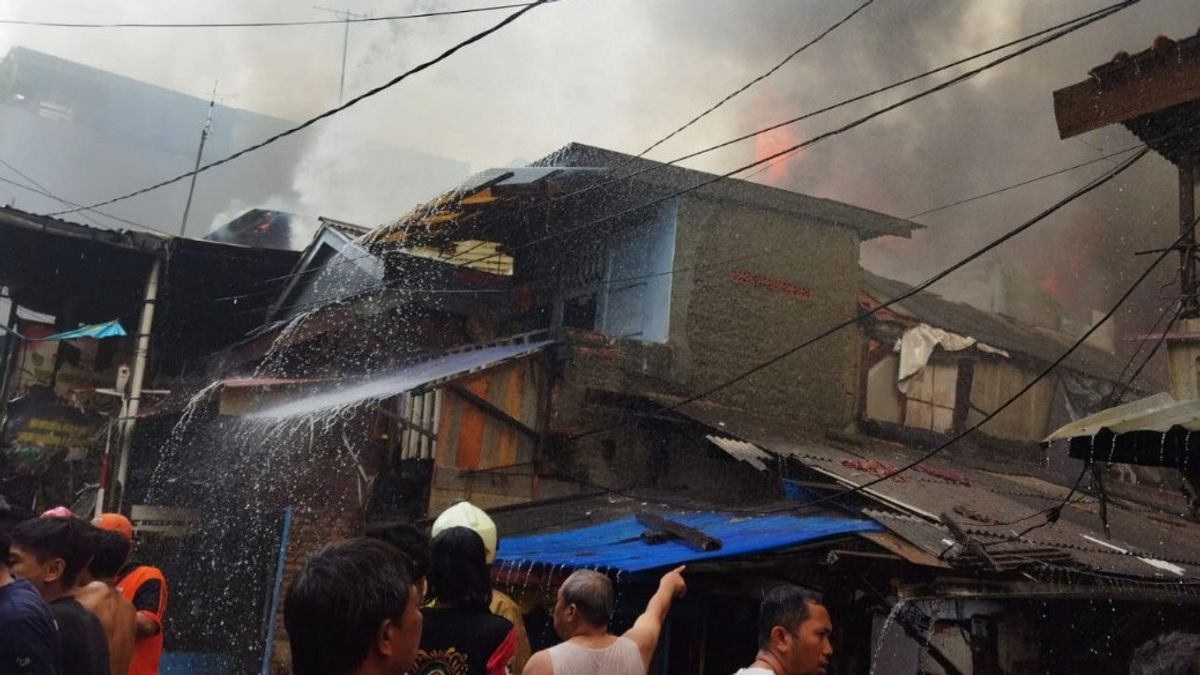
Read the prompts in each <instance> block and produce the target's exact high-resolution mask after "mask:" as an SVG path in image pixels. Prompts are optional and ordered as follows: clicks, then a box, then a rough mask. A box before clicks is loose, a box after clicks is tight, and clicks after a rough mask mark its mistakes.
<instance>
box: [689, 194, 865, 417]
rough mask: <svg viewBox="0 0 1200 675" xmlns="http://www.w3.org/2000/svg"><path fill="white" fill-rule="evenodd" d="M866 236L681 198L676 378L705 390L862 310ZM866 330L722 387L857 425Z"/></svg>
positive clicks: (735, 398) (726, 397)
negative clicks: (859, 374) (859, 304)
mask: <svg viewBox="0 0 1200 675" xmlns="http://www.w3.org/2000/svg"><path fill="white" fill-rule="evenodd" d="M858 249H859V242H858V238H857V235H856V234H855V233H853V232H850V231H848V230H845V229H841V228H836V227H833V226H829V225H825V224H822V223H819V222H817V221H812V220H805V219H803V218H799V217H796V216H791V215H786V214H782V213H779V212H776V211H770V210H766V209H753V208H749V207H745V206H742V205H734V204H723V203H716V202H711V201H705V200H701V199H698V198H689V199H685V200H684V201H683V203H682V204H681V206H680V214H679V228H678V239H677V241H676V248H675V269H682V270H684V271H681V272H679V273H677V274H676V275H675V285H674V287H673V288H672V299H671V326H670V347H671V351H672V355H673V361H672V375H673V377H674V378H675V379H677V380H678V381H680V382H681V383H683V384H684V385H686V387H687V388H688V389H689V390H691V391H702V390H705V389H707V388H709V387H712V386H714V385H716V384H718V383H721V382H724V381H726V380H727V379H729V378H731V377H733V376H735V375H737V374H740V373H742V372H745V371H746V370H748V369H750V368H752V367H754V366H755V365H758V364H760V363H762V362H763V361H765V360H767V359H769V358H771V357H773V356H775V355H777V354H779V353H781V352H783V351H785V350H787V349H788V348H790V347H792V346H794V345H795V344H797V343H799V342H801V341H802V340H804V339H806V338H808V337H810V336H812V335H814V334H816V333H818V332H820V331H822V330H824V329H825V328H827V327H829V326H830V325H832V324H834V323H837V322H838V321H842V320H845V319H847V318H849V317H851V316H853V314H854V312H855V311H856V307H857V305H856V298H857V293H858V289H859V286H860V279H859V267H858ZM859 339H860V337H859V334H858V331H856V330H854V329H853V328H849V329H846V330H843V331H841V332H839V333H837V334H835V335H833V336H830V337H828V338H826V339H824V340H822V341H821V342H818V343H816V344H814V345H813V346H812V347H809V348H807V349H804V350H803V351H801V352H799V353H797V354H796V355H795V356H793V357H789V358H787V359H785V360H784V361H782V362H780V363H777V364H775V365H773V366H771V367H769V368H767V369H765V370H763V371H760V372H759V373H757V374H755V375H753V376H752V377H750V378H749V379H747V380H744V381H742V382H740V383H738V384H736V385H733V386H731V387H729V388H728V389H725V390H723V391H721V392H720V393H718V394H717V395H716V396H714V398H715V399H717V400H718V401H720V402H722V403H724V404H726V405H730V406H734V407H739V408H743V409H746V410H751V411H755V412H759V413H765V414H769V415H781V416H786V417H787V418H788V419H789V420H793V421H795V422H796V423H798V424H800V425H804V426H811V427H823V428H830V427H832V428H842V427H845V426H848V425H849V424H851V423H852V421H853V417H854V409H855V401H856V399H857V395H856V392H857V387H858V377H857V372H858V367H859V364H858V360H859V351H858V350H859Z"/></svg>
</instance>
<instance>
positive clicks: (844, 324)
mask: <svg viewBox="0 0 1200 675" xmlns="http://www.w3.org/2000/svg"><path fill="white" fill-rule="evenodd" d="M1149 151H1150V149H1149V148H1143V149H1142V150H1141V151H1140V152H1138V153H1137V154H1136V155H1134V156H1133V157H1130V158H1129V159H1127V160H1125V161H1124V162H1122V163H1121V165H1120V166H1117V167H1115V168H1113V169H1111V170H1109V171H1108V172H1107V173H1106V174H1105V175H1104V176H1102V177H1100V178H1097V179H1095V180H1093V181H1091V182H1090V183H1088V184H1087V185H1085V186H1083V187H1081V188H1079V189H1077V190H1075V191H1073V192H1072V193H1071V194H1069V195H1067V196H1066V197H1064V198H1063V199H1060V200H1059V201H1058V202H1056V203H1055V204H1053V205H1051V206H1050V207H1049V208H1047V209H1045V210H1043V211H1042V212H1041V213H1039V214H1037V215H1036V216H1034V217H1033V218H1031V219H1029V220H1027V221H1025V222H1024V223H1022V224H1020V225H1018V226H1017V227H1015V228H1013V229H1011V230H1009V231H1008V232H1006V233H1004V234H1003V235H1001V236H1000V237H998V238H996V239H993V240H992V241H991V242H989V243H988V244H986V245H984V246H983V247H982V248H979V249H977V250H975V251H974V252H972V253H970V254H969V255H967V256H966V257H964V258H962V259H960V260H959V261H958V262H956V263H954V264H953V265H951V266H949V267H947V268H946V269H944V270H942V271H941V272H938V273H937V274H935V275H933V276H932V277H930V278H928V279H926V280H925V281H923V282H921V283H920V284H917V285H916V286H913V287H912V288H910V289H909V290H907V291H905V292H903V293H901V294H900V295H897V296H896V297H894V298H891V299H890V300H887V301H886V302H883V303H880V304H879V305H878V306H876V307H874V308H873V309H871V310H869V311H867V312H865V313H862V314H859V315H857V316H855V317H854V318H851V319H846V320H844V321H840V322H838V323H836V324H834V325H833V326H831V327H829V328H827V329H825V330H823V331H821V332H820V333H818V334H816V335H815V336H813V337H810V338H808V339H807V340H804V341H803V342H801V343H800V344H798V345H795V346H793V347H791V348H789V349H787V350H785V351H783V352H781V353H779V354H777V355H775V356H773V357H771V358H769V359H767V360H766V361H763V362H761V363H759V364H758V365H756V366H754V367H752V368H750V369H748V370H745V371H743V372H741V373H739V374H738V375H736V376H734V377H732V378H730V379H728V380H725V381H723V382H721V383H720V384H717V385H714V386H712V387H709V388H708V389H705V390H703V391H701V392H700V393H697V394H693V395H691V396H688V397H686V398H684V399H683V400H681V401H679V402H677V403H674V404H671V405H668V406H663V407H662V408H660V409H658V410H656V411H654V412H655V414H661V413H664V412H670V411H673V410H677V409H679V408H680V407H682V406H684V405H687V404H688V403H693V402H695V401H698V400H700V399H703V398H707V397H708V396H711V395H712V394H715V393H717V392H719V391H721V390H723V389H726V388H728V387H731V386H733V385H735V384H737V383H738V382H741V381H742V380H745V379H746V378H748V377H750V376H752V375H754V374H755V373H758V372H760V371H762V370H765V369H767V368H770V367H771V366H773V365H775V364H776V363H779V362H780V361H783V360H784V359H786V358H788V357H790V356H792V355H793V354H795V353H797V352H799V351H801V350H803V349H806V348H807V347H809V346H811V345H813V344H815V343H817V342H819V341H821V340H823V339H825V338H827V337H829V336H830V335H833V334H834V333H837V332H838V331H840V330H842V329H844V328H848V327H850V326H853V325H855V324H857V323H858V322H859V321H862V320H863V319H865V318H867V317H868V316H871V315H873V314H876V313H878V312H880V311H882V310H884V309H887V308H888V307H891V306H892V305H895V304H897V303H900V302H903V301H904V300H905V299H907V298H910V297H912V296H914V295H916V294H917V293H920V292H921V291H924V290H926V289H927V288H929V287H930V286H932V285H934V284H935V283H937V282H939V281H941V280H942V279H944V278H946V277H947V276H949V275H951V274H953V273H954V272H956V271H958V270H959V269H961V268H962V267H964V266H966V265H967V264H969V263H971V262H972V261H974V260H976V259H978V258H980V257H982V256H983V255H984V254H986V253H987V252H988V251H991V250H992V249H994V248H996V247H998V246H1000V245H1001V244H1003V243H1004V242H1006V241H1008V240H1009V239H1012V238H1013V237H1015V236H1017V235H1018V234H1020V233H1022V232H1024V231H1025V230H1028V229H1029V228H1030V227H1033V226H1034V225H1035V224H1037V223H1038V222H1041V221H1042V220H1044V219H1045V218H1047V217H1048V216H1050V215H1051V214H1053V213H1054V212H1056V211H1058V210H1059V209H1061V208H1062V207H1064V206H1066V205H1067V204H1069V203H1071V202H1073V201H1075V200H1076V199H1078V198H1079V197H1082V196H1083V195H1086V194H1088V193H1089V192H1091V191H1093V190H1095V189H1096V188H1098V187H1100V186H1101V185H1104V184H1105V183H1107V182H1108V181H1110V180H1112V179H1113V178H1116V177H1117V176H1119V175H1120V174H1121V173H1123V172H1124V171H1125V170H1126V169H1128V168H1129V167H1131V166H1133V164H1134V163H1135V162H1137V161H1138V160H1140V159H1141V158H1143V157H1145V156H1146V154H1147V153H1148V152H1149ZM1097 325H1099V324H1097ZM1094 330H1095V327H1093V328H1092V331H1094ZM1088 334H1089V335H1090V332H1089V333H1088ZM991 414H992V416H995V412H993V413H991ZM988 419H990V417H989V418H988ZM620 426H622V425H619V424H618V425H610V426H606V427H600V428H597V429H592V430H589V431H584V432H580V433H578V434H575V435H573V436H571V437H570V439H571V440H574V439H577V438H584V437H587V436H592V435H595V434H598V433H603V432H605V431H611V430H613V429H616V428H618V427H620Z"/></svg>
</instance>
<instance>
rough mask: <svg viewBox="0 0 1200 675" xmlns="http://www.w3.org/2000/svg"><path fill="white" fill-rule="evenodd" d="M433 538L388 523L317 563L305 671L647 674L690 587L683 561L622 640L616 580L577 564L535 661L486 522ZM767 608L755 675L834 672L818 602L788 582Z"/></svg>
mask: <svg viewBox="0 0 1200 675" xmlns="http://www.w3.org/2000/svg"><path fill="white" fill-rule="evenodd" d="M431 535H432V540H426V538H425V537H424V535H423V534H422V533H421V532H420V531H419V530H417V529H416V528H414V527H413V526H411V525H406V524H392V525H379V526H375V527H372V528H370V529H368V531H367V536H366V537H363V538H359V539H351V540H349V541H344V542H341V543H338V544H334V545H332V546H330V547H328V548H326V549H325V550H323V551H321V552H320V553H318V554H317V555H315V556H314V557H313V558H312V559H310V560H309V561H308V563H307V565H306V566H305V568H304V569H303V570H302V571H301V572H300V573H299V574H298V575H297V576H296V578H295V579H293V581H292V584H291V586H290V588H289V589H288V593H287V598H286V600H285V602H284V624H285V626H286V628H287V632H288V638H289V640H290V642H291V650H292V667H293V669H294V672H295V673H296V675H401V674H403V673H413V674H414V675H503V674H504V673H526V674H527V675H601V674H604V675H645V673H646V672H647V670H648V668H649V667H650V663H651V660H652V658H653V657H654V652H655V649H657V647H658V641H659V636H660V634H661V633H662V630H663V624H664V622H665V621H666V618H667V614H668V612H669V611H670V609H671V605H672V603H673V602H674V600H675V599H676V598H679V597H681V596H682V595H683V594H684V593H685V592H686V590H687V584H686V582H685V581H684V579H683V572H684V568H683V567H679V568H677V569H674V570H671V571H670V572H667V573H666V574H664V575H663V576H662V578H661V579H660V580H659V584H658V589H657V590H656V592H655V593H654V594H653V595H652V596H651V598H650V600H649V602H648V603H647V604H646V608H645V610H644V611H643V612H642V614H641V615H640V616H638V617H637V619H636V621H634V623H633V626H632V627H630V628H629V630H627V631H625V632H624V633H622V634H620V635H614V634H612V633H610V632H609V619H610V617H611V616H612V614H613V602H614V593H613V583H612V580H611V579H610V578H609V577H608V576H606V575H604V574H600V573H598V572H594V571H591V570H577V571H575V572H573V573H572V574H571V575H570V576H568V577H567V578H566V579H565V580H564V581H563V582H562V584H561V585H560V586H559V588H558V592H557V598H556V601H555V605H554V610H553V623H554V632H555V633H556V634H557V635H558V637H559V638H560V639H561V642H560V643H558V644H557V645H555V646H553V647H550V648H548V649H545V650H542V651H539V652H537V653H534V654H530V648H529V640H528V637H527V636H526V633H525V626H524V618H523V616H522V614H521V612H520V609H519V608H518V606H517V604H516V603H515V602H514V601H513V600H512V599H511V598H509V597H508V596H507V595H505V594H503V593H502V592H500V591H498V590H495V589H494V588H492V583H491V571H490V565H491V562H492V561H493V560H494V559H495V553H496V549H497V544H498V541H497V536H496V528H495V525H494V524H493V523H492V521H491V519H490V518H488V516H487V514H486V513H484V512H483V511H481V510H479V509H477V508H475V507H474V506H472V505H470V504H468V503H465V502H463V503H460V504H458V505H456V506H454V507H451V508H450V509H449V510H447V511H446V512H444V513H442V514H441V515H440V516H439V517H438V519H437V520H436V521H435V522H434V524H433V528H432V532H431ZM760 614H761V616H760V631H759V643H760V644H759V646H760V651H759V653H758V654H757V656H756V658H755V660H754V662H753V663H752V664H751V665H750V667H749V668H745V669H743V670H742V671H740V672H741V673H743V675H762V674H767V675H770V674H771V673H774V674H775V675H820V674H822V673H824V672H825V669H826V668H827V667H828V665H829V659H830V657H831V656H832V654H833V647H832V645H831V644H830V641H829V636H830V633H831V631H832V629H833V626H832V625H831V623H830V619H829V613H828V612H827V611H826V610H825V608H824V606H823V605H822V604H821V600H820V598H819V597H818V596H816V595H813V594H811V593H809V592H807V591H805V590H803V589H801V588H799V587H797V586H791V585H782V586H778V587H776V588H774V589H772V590H771V591H770V592H769V593H767V595H766V597H765V599H764V600H763V604H762V607H761V610H760Z"/></svg>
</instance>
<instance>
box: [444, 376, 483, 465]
mask: <svg viewBox="0 0 1200 675" xmlns="http://www.w3.org/2000/svg"><path fill="white" fill-rule="evenodd" d="M489 384H490V383H489V381H488V379H487V378H481V377H473V378H471V379H470V380H468V381H467V382H466V384H465V385H458V384H455V385H451V386H449V387H447V389H448V390H450V391H452V392H454V394H455V395H456V396H458V397H459V399H461V400H462V401H464V402H467V403H473V402H472V401H470V400H469V399H468V397H472V398H475V399H482V398H483V397H484V396H487V392H488V385H489ZM476 408H477V406H473V405H472V406H465V405H464V406H462V407H461V408H460V410H459V422H458V462H457V464H458V467H459V468H460V469H478V468H479V456H480V455H481V454H482V452H483V431H484V426H485V425H486V423H487V419H486V418H485V417H484V416H483V414H481V413H480V412H479V411H478V410H477V409H476Z"/></svg>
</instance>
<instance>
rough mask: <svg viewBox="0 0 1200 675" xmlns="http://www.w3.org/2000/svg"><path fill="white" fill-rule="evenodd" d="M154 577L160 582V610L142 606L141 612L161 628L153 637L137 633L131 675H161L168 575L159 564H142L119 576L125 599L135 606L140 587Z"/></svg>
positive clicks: (139, 613)
mask: <svg viewBox="0 0 1200 675" xmlns="http://www.w3.org/2000/svg"><path fill="white" fill-rule="evenodd" d="M152 580H157V581H158V582H159V586H158V611H157V612H151V611H148V610H145V609H141V608H139V609H138V615H139V616H145V617H149V618H150V619H153V620H154V623H156V624H158V632H157V633H155V634H154V635H151V636H150V637H141V636H138V638H137V641H136V642H134V644H133V660H132V661H130V663H129V673H128V675H158V660H159V659H160V658H161V657H162V650H163V629H162V628H163V615H164V614H165V613H166V611H167V579H166V578H165V577H164V576H163V573H162V572H161V571H159V569H158V568H157V567H150V566H149V565H141V566H138V567H135V568H134V569H133V571H131V572H130V573H129V574H126V575H125V576H123V577H121V578H120V579H118V580H117V590H118V591H120V592H121V595H123V596H125V599H127V600H129V601H130V602H133V603H134V606H135V607H136V606H137V603H136V602H135V601H134V598H135V597H136V596H137V592H138V590H139V589H140V588H141V587H142V585H143V584H145V583H146V582H147V581H152ZM113 675H118V674H117V673H113Z"/></svg>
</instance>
